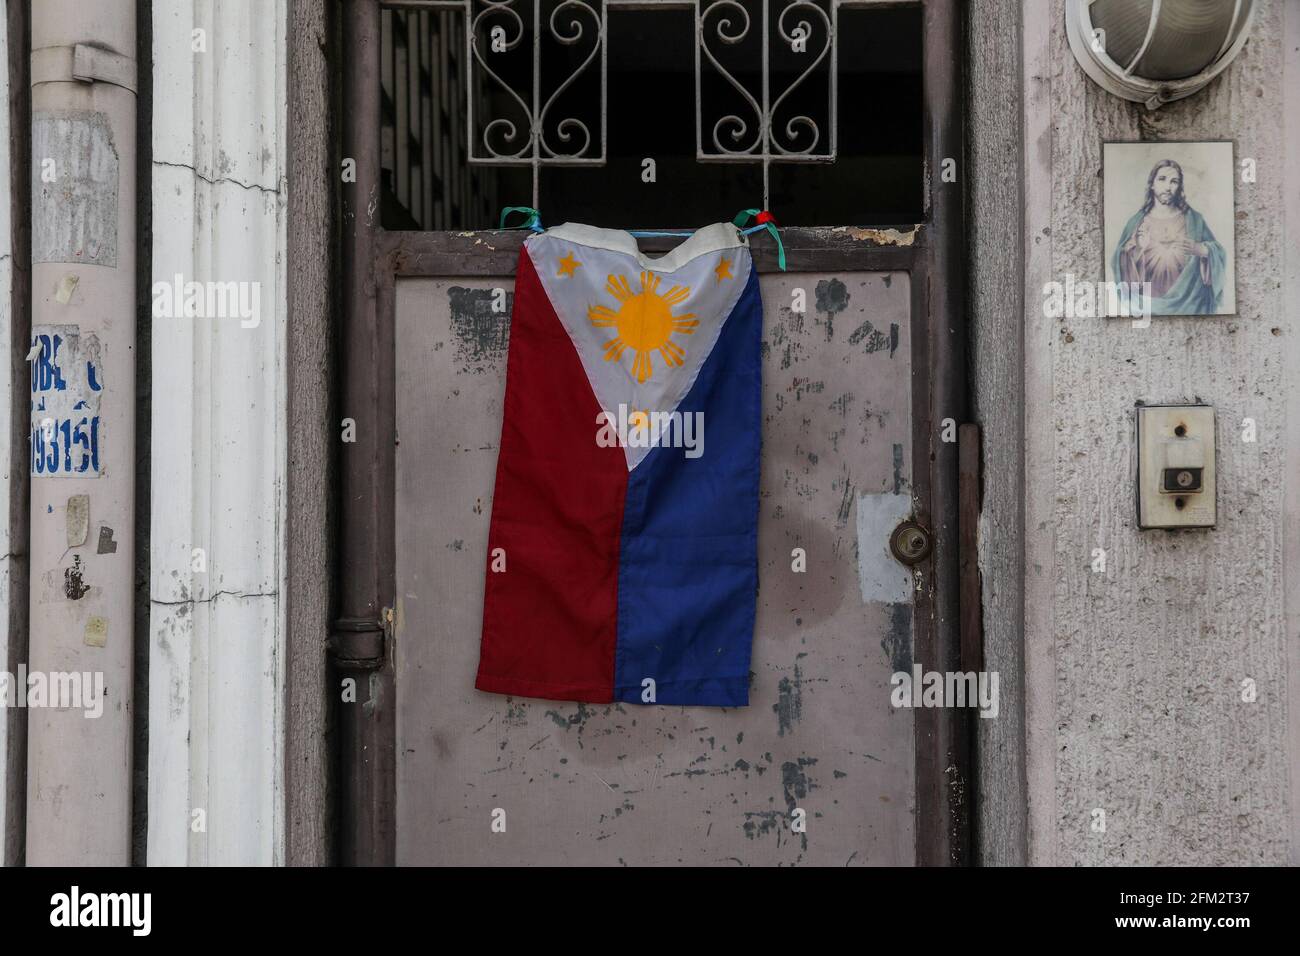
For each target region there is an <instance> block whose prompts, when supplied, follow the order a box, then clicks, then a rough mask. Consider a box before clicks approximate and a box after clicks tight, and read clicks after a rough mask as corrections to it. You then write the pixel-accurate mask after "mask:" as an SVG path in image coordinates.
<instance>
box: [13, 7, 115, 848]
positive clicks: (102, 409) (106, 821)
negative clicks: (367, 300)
mask: <svg viewBox="0 0 1300 956" xmlns="http://www.w3.org/2000/svg"><path fill="white" fill-rule="evenodd" d="M31 51H32V59H31V89H32V126H31V129H32V158H33V164H32V169H33V179H34V181H33V184H32V185H33V190H32V299H33V301H32V341H33V345H34V346H35V347H34V348H33V350H32V353H31V361H32V374H31V388H32V394H31V399H32V428H31V431H30V436H31V442H32V445H31V450H32V456H31V473H32V478H31V565H30V567H31V581H30V592H29V594H30V619H31V654H30V662H29V674H30V675H31V677H29V680H30V679H38V678H39V679H44V681H45V684H46V694H47V696H46V706H42V707H34V706H33V707H31V709H30V710H29V713H28V722H29V723H28V764H27V862H28V863H29V864H34V865H65V866H66V865H71V864H77V865H82V866H85V865H114V866H124V865H127V864H129V863H130V862H131V762H132V753H131V739H132V727H131V714H132V664H133V640H134V594H135V579H134V567H133V559H134V554H135V544H134V528H135V517H134V514H135V424H136V423H135V313H136V218H135V212H136V205H135V193H136V175H135V168H136V148H135V147H136V94H135V75H136V11H135V2H134V0H104V2H101V3H98V4H94V5H91V6H87V5H86V4H85V3H82V2H81V0H43V2H41V3H38V4H33V5H32V11H31ZM64 695H66V696H64ZM29 697H30V692H29ZM54 705H63V706H59V707H56V706H54ZM97 712H98V716H95V714H96V713H97Z"/></svg>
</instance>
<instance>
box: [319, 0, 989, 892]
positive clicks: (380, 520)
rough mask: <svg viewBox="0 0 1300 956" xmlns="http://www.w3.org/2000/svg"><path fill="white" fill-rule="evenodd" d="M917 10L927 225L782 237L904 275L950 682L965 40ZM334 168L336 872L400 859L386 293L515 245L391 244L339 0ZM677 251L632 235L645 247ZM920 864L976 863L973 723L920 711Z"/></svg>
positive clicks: (369, 21) (351, 30)
mask: <svg viewBox="0 0 1300 956" xmlns="http://www.w3.org/2000/svg"><path fill="white" fill-rule="evenodd" d="M895 5H919V6H921V7H922V8H923V23H924V27H923V53H922V60H923V63H922V80H923V86H924V120H923V121H924V152H923V155H924V164H925V171H926V173H925V190H926V195H925V209H926V217H925V220H924V222H922V223H920V224H918V225H917V226H916V227H915V228H914V229H913V230H911V231H910V232H902V233H897V232H893V231H887V230H878V229H858V228H853V227H827V228H786V229H782V230H781V236H782V240H783V242H784V244H785V249H786V257H787V260H788V262H787V265H788V269H789V271H791V272H800V271H837V270H838V271H848V270H852V271H855V272H872V271H877V272H878V271H903V272H907V273H908V274H909V277H910V280H911V293H910V294H911V315H912V333H913V335H912V359H911V360H912V374H913V378H912V475H913V496H914V498H915V499H916V501H917V502H919V504H918V507H917V509H916V519H917V520H918V521H919V522H920V523H921V524H922V525H923V526H924V527H926V528H929V529H930V530H931V532H932V537H933V541H934V547H933V549H932V551H931V554H930V556H929V557H928V558H926V559H925V560H924V561H923V562H922V563H921V564H919V565H917V569H918V570H919V571H920V573H921V582H922V586H921V588H920V589H919V591H918V593H917V598H916V603H915V606H914V614H913V621H914V634H913V640H914V655H913V657H914V660H916V661H918V662H923V663H924V665H925V667H926V668H927V669H930V670H939V671H957V670H962V669H963V668H962V658H961V647H960V630H961V629H960V616H959V594H960V591H959V574H958V514H959V507H958V444H957V442H956V440H955V431H956V429H955V428H954V429H953V432H954V440H951V441H947V442H945V441H943V440H942V437H941V431H942V429H943V423H944V422H945V420H951V421H952V422H953V423H958V424H960V423H964V422H966V420H967V388H966V360H965V340H966V332H965V316H964V311H963V310H962V308H961V303H962V302H964V285H963V272H964V269H963V258H962V249H963V243H964V231H963V208H964V200H963V196H962V190H961V185H960V180H961V177H960V176H958V177H957V181H956V182H942V183H941V182H940V180H939V177H938V176H937V175H936V171H938V170H939V169H940V168H941V167H942V165H943V160H944V159H945V158H953V159H955V160H957V161H958V163H960V162H961V160H962V159H963V158H964V155H965V153H964V144H963V141H962V127H961V125H960V109H959V103H960V96H961V90H960V80H961V74H960V63H961V62H962V57H961V56H959V55H957V54H958V51H959V43H960V38H961V36H962V31H961V22H960V15H959V10H958V4H957V2H956V0H918V2H917V3H914V4H895ZM341 26H342V37H343V47H344V48H343V50H342V61H343V88H342V91H341V97H340V101H341V106H342V110H343V115H342V156H343V157H346V158H350V159H352V160H355V163H356V181H355V182H354V183H345V184H343V185H342V186H341V187H340V188H341V191H342V192H341V197H342V212H343V217H342V230H341V233H342V236H341V238H342V249H341V269H340V289H339V293H340V297H339V307H340V312H341V316H340V318H341V331H340V340H339V342H340V346H341V348H340V349H339V354H340V360H339V364H340V367H339V369H338V370H337V371H338V375H337V380H338V381H339V383H340V385H339V393H338V394H339V414H340V415H341V416H342V417H344V418H350V419H352V421H353V422H354V423H355V426H354V434H355V441H352V442H348V443H345V444H343V445H342V446H341V452H340V467H339V482H340V488H339V498H338V500H339V502H340V505H341V508H340V516H339V528H338V539H337V540H338V565H337V573H338V608H337V609H336V615H335V620H334V626H333V628H332V632H331V635H330V650H331V655H332V661H333V665H334V668H335V672H336V675H338V676H353V677H355V678H357V681H358V684H361V685H364V686H363V689H362V692H361V694H360V695H358V696H359V697H361V699H362V700H363V701H364V703H360V702H359V703H358V704H339V703H338V697H337V696H334V697H333V698H332V699H333V700H335V702H336V703H335V706H336V707H338V708H339V709H338V712H337V721H336V724H335V726H336V727H337V738H338V753H337V764H336V767H335V771H336V773H337V774H338V781H337V782H338V788H337V793H338V794H339V808H338V810H339V814H338V815H339V821H338V823H339V832H338V841H339V853H338V858H339V860H340V862H342V863H348V864H363V865H392V864H393V862H394V860H395V858H396V838H397V833H396V769H397V754H396V708H395V706H394V704H395V695H396V692H397V688H396V686H395V672H394V661H393V608H394V607H395V606H396V561H397V557H396V544H395V539H396V534H395V531H396V521H397V514H396V418H397V396H396V389H395V383H394V370H395V365H396V354H395V347H396V342H395V326H396V321H395V320H396V284H397V280H398V279H399V278H405V277H437V276H471V275H481V276H499V275H511V274H513V272H514V268H515V265H516V262H517V260H518V256H519V249H520V245H521V243H522V241H523V239H524V235H525V234H524V233H523V232H522V231H520V230H506V231H496V230H485V231H477V232H388V231H385V230H384V229H383V228H382V227H381V226H380V224H379V204H380V175H381V171H380V142H379V139H380V119H379V96H380V48H379V44H380V0H344V2H343V16H342V24H341ZM673 244H674V240H671V239H654V240H643V242H642V248H643V249H645V250H646V251H650V252H659V251H666V250H667V249H668V248H670V247H671V246H672V245H673ZM753 256H754V262H755V265H756V267H757V268H758V269H759V270H760V272H763V271H772V270H774V269H775V268H776V256H775V250H774V248H773V246H772V244H771V242H770V241H769V240H768V239H767V238H766V237H762V238H757V239H756V241H754V242H753ZM913 716H914V719H915V725H914V726H915V742H914V743H915V754H916V766H915V786H916V820H915V827H916V831H915V832H916V863H917V864H918V865H930V866H934V865H939V866H944V865H948V866H951V865H964V864H966V863H967V862H968V861H969V858H970V856H971V854H970V843H971V839H970V832H971V830H970V821H971V813H970V793H971V791H972V785H973V776H972V773H971V758H972V754H971V746H970V729H971V728H970V724H969V719H968V712H967V711H964V710H961V709H956V708H924V707H922V708H917V709H915V710H914V711H913Z"/></svg>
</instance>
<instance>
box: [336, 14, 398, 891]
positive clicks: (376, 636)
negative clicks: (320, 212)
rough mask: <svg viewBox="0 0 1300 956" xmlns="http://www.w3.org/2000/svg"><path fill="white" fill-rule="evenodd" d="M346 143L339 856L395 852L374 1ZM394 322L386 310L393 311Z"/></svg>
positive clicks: (352, 23) (347, 34)
mask: <svg viewBox="0 0 1300 956" xmlns="http://www.w3.org/2000/svg"><path fill="white" fill-rule="evenodd" d="M341 15H342V24H341V26H342V29H341V35H342V38H343V44H344V50H343V57H342V60H343V78H342V79H343V83H342V112H343V115H342V140H343V149H342V155H343V156H344V157H347V158H350V159H353V160H355V162H356V181H355V182H354V183H344V184H342V186H341V197H342V217H341V229H340V234H341V240H342V242H341V257H342V263H341V266H342V268H341V270H340V288H339V305H340V310H339V311H340V314H341V328H340V338H339V342H340V350H339V354H340V355H341V356H342V360H341V362H340V368H339V370H338V371H339V375H338V380H339V383H340V391H339V400H338V409H339V414H340V416H341V417H342V418H344V419H351V423H352V427H351V431H352V435H351V438H352V439H353V440H350V441H343V442H342V443H341V444H340V446H339V447H340V451H339V472H338V474H339V495H340V504H341V507H340V509H339V511H340V521H339V528H338V567H337V573H338V592H337V593H338V608H337V611H336V617H335V621H334V625H333V627H332V628H331V633H330V651H331V659H332V664H333V667H334V672H335V676H336V677H337V678H338V679H340V680H342V679H344V678H348V677H350V678H353V679H354V680H356V682H357V695H356V701H357V702H356V703H342V702H340V698H341V696H342V695H341V694H339V695H333V697H332V699H333V700H335V701H336V702H337V703H336V704H335V706H337V707H338V708H339V710H338V714H337V717H338V719H337V721H336V727H337V728H338V755H337V756H338V774H339V788H338V799H339V834H338V847H339V860H340V862H342V863H345V864H359V865H390V864H392V863H393V861H394V860H395V858H396V854H395V839H396V827H395V817H394V811H395V806H396V754H395V752H394V748H395V746H396V714H395V711H394V709H393V702H394V697H393V659H392V655H393V648H392V628H391V624H392V618H391V612H390V611H389V609H390V608H392V607H393V606H394V603H395V602H394V590H393V589H394V586H395V585H394V577H395V576H394V566H395V561H396V558H395V553H394V541H393V515H394V495H395V493H396V488H395V486H394V482H393V475H394V469H395V464H394V448H393V438H394V430H395V427H396V426H395V419H396V412H395V407H394V406H395V401H396V396H395V394H394V391H393V388H392V380H393V379H392V376H393V363H394V354H393V339H392V336H393V324H392V322H391V321H388V322H384V321H382V319H381V315H380V310H379V304H378V299H377V296H376V292H377V289H376V278H377V277H376V275H375V271H374V268H373V264H374V247H375V241H376V238H377V235H378V233H379V204H380V188H381V187H380V176H381V170H380V143H379V135H380V124H379V108H380V52H379V38H380V21H379V15H380V11H379V3H378V2H377V0H344V2H343V4H342V6H341ZM390 319H391V317H390Z"/></svg>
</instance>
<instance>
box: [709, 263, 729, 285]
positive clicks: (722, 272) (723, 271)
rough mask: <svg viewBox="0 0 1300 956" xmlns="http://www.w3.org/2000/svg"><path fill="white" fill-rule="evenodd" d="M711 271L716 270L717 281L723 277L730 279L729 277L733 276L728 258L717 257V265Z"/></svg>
mask: <svg viewBox="0 0 1300 956" xmlns="http://www.w3.org/2000/svg"><path fill="white" fill-rule="evenodd" d="M713 271H714V272H716V273H717V274H718V281H719V282H721V281H722V280H723V279H731V278H733V276H732V275H731V260H730V259H719V260H718V267H717V268H716V269H714V270H713Z"/></svg>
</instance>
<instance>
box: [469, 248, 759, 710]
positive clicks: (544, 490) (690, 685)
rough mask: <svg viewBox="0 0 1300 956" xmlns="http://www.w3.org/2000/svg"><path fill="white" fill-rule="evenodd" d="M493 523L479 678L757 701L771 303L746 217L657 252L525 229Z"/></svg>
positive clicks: (498, 688) (509, 684) (657, 698)
mask: <svg viewBox="0 0 1300 956" xmlns="http://www.w3.org/2000/svg"><path fill="white" fill-rule="evenodd" d="M510 321H511V324H510V348H509V355H508V359H507V366H506V394H505V409H504V416H503V421H502V426H501V444H500V451H499V458H498V461H497V473H496V489H495V492H494V497H493V501H492V523H491V527H490V529H489V532H488V554H487V584H486V589H485V592H484V606H483V640H482V646H481V649H480V655H479V669H478V678H477V681H476V683H475V686H476V687H478V688H479V689H480V690H485V691H491V692H495V693H500V694H517V695H521V696H525V697H543V698H550V699H555V700H577V701H587V702H591V703H601V702H608V701H626V702H628V703H658V704H698V705H710V706H720V707H735V706H743V705H745V704H747V703H748V702H749V659H750V646H751V644H752V642H753V634H754V607H755V600H756V596H757V590H758V555H757V524H758V478H759V429H760V407H761V370H760V365H759V343H760V339H761V335H762V305H761V302H760V300H759V289H758V276H757V274H756V273H755V271H754V268H753V265H752V263H751V261H750V255H749V245H748V242H747V240H746V238H745V236H744V235H743V234H742V233H741V232H740V230H739V229H737V228H736V227H735V226H733V225H731V224H730V223H717V224H714V225H711V226H707V227H705V228H703V229H700V230H698V231H697V232H695V233H693V234H692V235H691V236H690V237H689V238H687V239H686V240H685V241H684V242H683V243H681V244H680V245H679V246H677V247H676V248H675V249H674V250H673V251H672V252H670V253H668V254H667V255H665V256H662V257H660V258H647V257H646V256H644V255H642V254H641V253H640V251H639V250H638V249H637V244H636V240H635V239H634V238H633V237H632V236H631V235H630V234H629V233H626V232H622V231H618V230H610V229H598V228H595V227H592V226H583V225H575V224H572V223H566V224H565V225H563V226H557V227H555V228H552V229H548V230H547V231H546V232H543V233H539V234H537V235H534V236H531V237H530V238H528V239H527V240H526V241H525V242H524V248H523V250H522V252H521V253H520V256H519V269H518V272H517V275H516V278H515V300H514V309H513V312H512V315H511V320H510Z"/></svg>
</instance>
